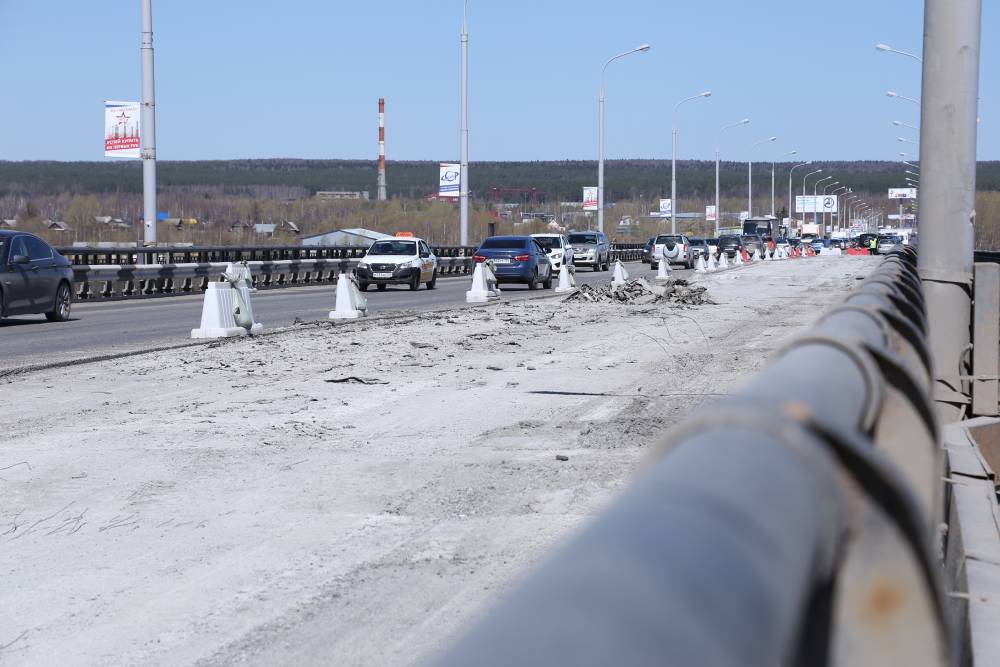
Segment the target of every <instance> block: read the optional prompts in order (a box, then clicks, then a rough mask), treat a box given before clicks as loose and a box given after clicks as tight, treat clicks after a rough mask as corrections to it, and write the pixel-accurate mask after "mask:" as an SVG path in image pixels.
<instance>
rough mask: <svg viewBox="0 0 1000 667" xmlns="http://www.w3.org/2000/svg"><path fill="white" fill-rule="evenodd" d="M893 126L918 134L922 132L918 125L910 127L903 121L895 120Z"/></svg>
mask: <svg viewBox="0 0 1000 667" xmlns="http://www.w3.org/2000/svg"><path fill="white" fill-rule="evenodd" d="M892 124H893V125H895V126H896V127H905V128H906V129H908V130H916V131H917V132H919V131H920V128H919V127H917V126H916V125H910V124H909V123H904V122H903V121H901V120H894V121H892Z"/></svg>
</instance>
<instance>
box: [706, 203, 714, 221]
mask: <svg viewBox="0 0 1000 667" xmlns="http://www.w3.org/2000/svg"><path fill="white" fill-rule="evenodd" d="M705 221H706V222H715V206H706V207H705Z"/></svg>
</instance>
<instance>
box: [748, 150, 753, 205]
mask: <svg viewBox="0 0 1000 667" xmlns="http://www.w3.org/2000/svg"><path fill="white" fill-rule="evenodd" d="M747 217H748V218H752V217H753V156H752V155H751V156H750V158H749V159H748V160H747Z"/></svg>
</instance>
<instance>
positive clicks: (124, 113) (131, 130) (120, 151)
mask: <svg viewBox="0 0 1000 667" xmlns="http://www.w3.org/2000/svg"><path fill="white" fill-rule="evenodd" d="M139 116H140V113H139V103H138V102H116V101H114V100H105V102H104V157H123V158H133V159H135V158H140V157H142V154H141V153H140V150H141V147H142V141H141V139H140V138H139Z"/></svg>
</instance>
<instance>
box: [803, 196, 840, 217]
mask: <svg viewBox="0 0 1000 667" xmlns="http://www.w3.org/2000/svg"><path fill="white" fill-rule="evenodd" d="M839 199H840V198H839V197H836V196H835V195H805V196H802V195H796V197H795V212H796V213H839V208H838V203H839Z"/></svg>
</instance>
